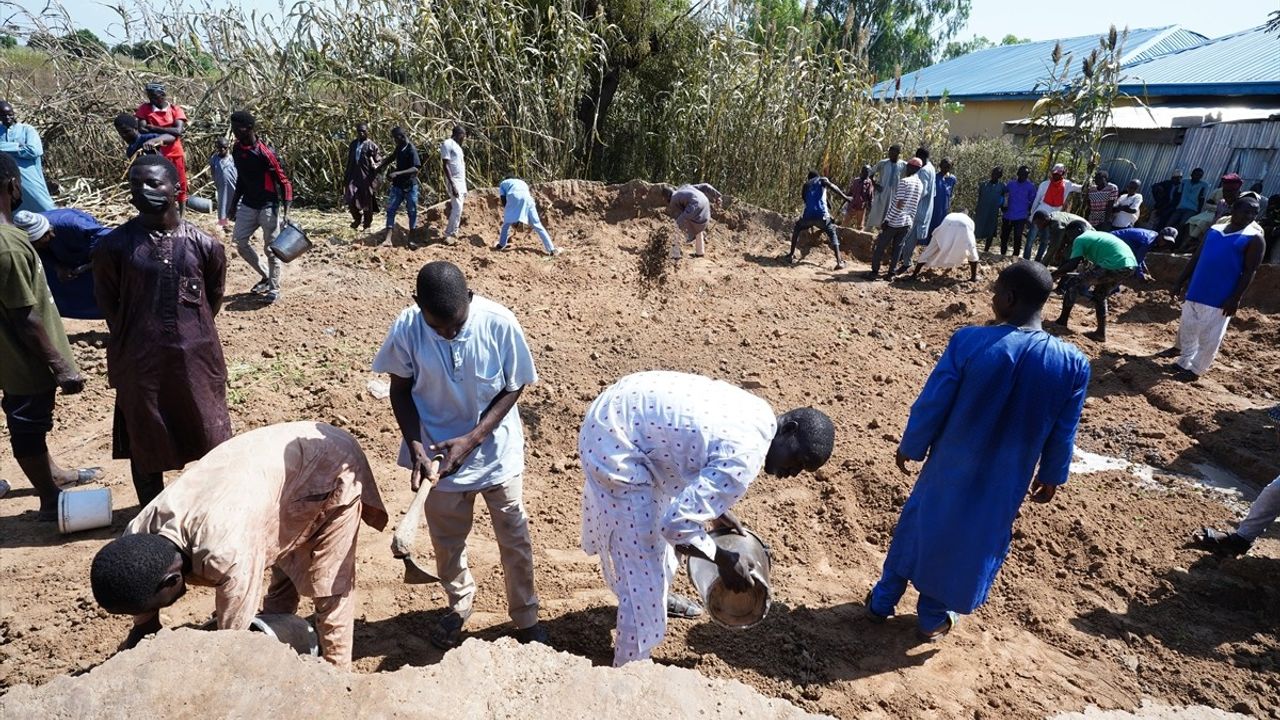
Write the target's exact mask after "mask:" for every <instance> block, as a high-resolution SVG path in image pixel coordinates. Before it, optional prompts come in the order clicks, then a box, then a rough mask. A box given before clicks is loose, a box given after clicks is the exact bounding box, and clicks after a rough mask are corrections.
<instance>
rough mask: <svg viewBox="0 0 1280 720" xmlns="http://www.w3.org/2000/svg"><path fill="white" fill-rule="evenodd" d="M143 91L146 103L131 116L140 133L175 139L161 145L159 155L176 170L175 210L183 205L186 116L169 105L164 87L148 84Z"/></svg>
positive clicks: (184, 202) (184, 194) (185, 186)
mask: <svg viewBox="0 0 1280 720" xmlns="http://www.w3.org/2000/svg"><path fill="white" fill-rule="evenodd" d="M146 91H147V102H144V103H142V104H141V105H139V106H138V109H137V111H136V112H134V115H135V116H137V118H138V120H140V121H141V125H142V127H141V130H142V132H143V133H144V134H145V133H159V134H163V135H172V136H173V137H175V138H177V139H176V140H174V141H173V142H172V143H169V144H168V145H161V146H160V154H161V155H163V156H164V157H166V158H168V159H169V162H171V163H173V166H174V167H176V168H178V208H179V209H182V208H183V207H184V206H185V204H186V202H187V156H186V151H185V150H183V148H182V133H183V132H185V131H186V129H187V114H186V113H185V112H183V110H182V108H180V107H178V106H177V105H174V104H173V103H171V102H169V96H168V95H167V94H165V91H164V85H162V84H160V83H148V84H147V86H146Z"/></svg>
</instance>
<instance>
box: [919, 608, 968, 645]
mask: <svg viewBox="0 0 1280 720" xmlns="http://www.w3.org/2000/svg"><path fill="white" fill-rule="evenodd" d="M958 622H960V616H959V615H957V614H956V613H954V612H952V611H950V610H948V611H947V621H946V622H944V623H942V624H941V625H939V626H938V627H936V628H934V629H933V630H930V631H929V632H925V631H924V630H917V631H916V632H917V633H918V634H919V635H920V640H921V641H922V642H929V643H931V642H937V641H939V640H941V639H942V638H944V637H946V636H947V633H949V632H951V631H952V630H955V629H956V623H958Z"/></svg>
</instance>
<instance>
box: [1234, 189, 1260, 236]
mask: <svg viewBox="0 0 1280 720" xmlns="http://www.w3.org/2000/svg"><path fill="white" fill-rule="evenodd" d="M1259 206H1260V203H1259V201H1258V196H1257V195H1254V194H1253V193H1245V194H1244V195H1241V196H1240V197H1238V198H1236V201H1235V203H1233V204H1232V205H1231V227H1234V228H1243V227H1244V226H1246V225H1248V224H1249V223H1251V222H1253V221H1254V220H1256V219H1257V218H1258V208H1259Z"/></svg>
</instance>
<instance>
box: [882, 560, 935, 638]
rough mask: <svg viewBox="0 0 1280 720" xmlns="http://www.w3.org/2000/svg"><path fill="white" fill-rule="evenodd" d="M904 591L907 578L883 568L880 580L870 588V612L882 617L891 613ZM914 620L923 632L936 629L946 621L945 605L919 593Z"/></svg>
mask: <svg viewBox="0 0 1280 720" xmlns="http://www.w3.org/2000/svg"><path fill="white" fill-rule="evenodd" d="M906 591H907V579H906V578H904V577H902V576H901V575H898V574H897V573H895V572H893V571H892V570H890V569H889V568H885V569H884V574H883V575H881V576H880V582H878V583H876V586H875V587H874V588H872V589H871V612H873V613H875V614H877V615H881V616H884V617H888V616H890V615H892V614H893V609H894V608H895V607H897V606H898V601H899V600H901V599H902V594H903V593H905V592H906ZM916 620H917V622H919V624H920V629H921V630H922V631H924V632H932V631H934V630H937V629H938V628H939V627H941V626H942V624H943V623H945V622H947V606H946V605H943V604H942V603H941V602H939V601H937V600H934V599H933V598H931V597H929V596H928V595H925V594H924V593H920V599H919V600H918V601H917V602H916Z"/></svg>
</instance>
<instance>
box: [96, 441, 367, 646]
mask: <svg viewBox="0 0 1280 720" xmlns="http://www.w3.org/2000/svg"><path fill="white" fill-rule="evenodd" d="M361 521H363V522H364V523H365V524H366V525H369V526H370V527H372V528H374V529H376V530H381V529H382V528H383V527H385V526H386V524H387V511H386V510H385V509H384V508H383V505H382V498H381V497H380V496H379V495H378V486H377V484H376V483H375V482H374V479H373V471H372V470H371V469H370V468H369V461H368V460H367V459H366V458H365V455H364V452H363V451H362V450H361V449H360V444H359V443H358V442H357V441H356V439H355V438H354V437H352V436H351V435H350V434H349V433H347V432H346V431H344V430H339V429H338V428H336V427H333V426H332V425H328V424H325V423H318V422H294V423H283V424H279V425H270V426H267V427H263V428H258V429H257V430H251V431H249V432H247V433H245V434H243V435H239V436H237V437H234V438H232V439H230V440H228V441H226V442H224V443H223V444H221V445H219V446H218V447H217V448H214V449H213V450H212V451H210V452H209V454H208V455H206V456H204V457H203V458H201V459H200V461H199V462H197V463H195V464H194V465H192V466H191V467H190V468H189V469H188V470H187V471H186V472H184V473H183V474H182V477H180V478H178V479H177V480H176V481H175V482H174V483H173V484H172V485H170V486H169V487H168V488H165V491H164V492H163V493H161V494H160V496H159V497H157V498H156V499H155V500H154V501H153V502H152V503H151V504H150V505H148V506H147V507H145V508H143V510H142V512H141V513H139V514H138V516H137V517H135V518H134V519H133V522H131V523H129V526H128V527H127V528H125V534H124V536H123V537H121V538H119V539H117V540H113V541H111V542H110V543H107V545H105V546H104V547H103V548H102V549H101V550H99V551H98V554H97V555H96V556H94V558H93V565H92V566H91V567H90V570H89V582H90V585H91V586H92V588H93V597H94V599H95V600H97V601H98V604H99V605H101V606H102V608H103V609H104V610H106V611H107V612H110V613H115V614H123V615H133V616H134V617H133V629H132V630H131V631H130V632H129V635H128V637H127V638H126V639H125V641H124V643H123V645H122V647H121V649H129V648H132V647H133V646H134V645H137V644H138V641H140V640H141V639H142V638H143V637H145V636H147V635H150V634H152V633H154V632H156V631H158V630H160V610H161V609H162V608H166V607H169V606H170V605H172V604H174V603H175V602H177V600H178V598H180V597H182V595H183V594H184V593H186V591H187V584H188V583H190V584H192V585H211V586H213V587H214V590H215V601H216V607H217V613H218V629H220V630H248V629H249V625H250V624H251V623H252V622H253V619H254V617H255V616H256V615H257V614H258V603H259V602H260V601H261V602H262V612H264V613H290V614H293V613H296V612H297V610H298V601H299V596H300V595H305V596H307V597H310V598H312V602H313V603H314V604H315V610H316V630H317V632H318V634H319V636H320V650H321V654H322V655H323V656H324V659H325V660H327V661H329V662H330V663H333V664H334V665H337V666H338V667H340V668H343V669H349V668H350V666H351V644H352V636H353V632H354V627H355V625H354V623H355V598H354V597H353V595H352V593H353V591H354V589H355V573H356V536H357V534H358V533H359V530H360V523H361ZM268 568H270V569H271V583H270V585H269V586H268V587H267V592H266V598H265V600H264V599H263V597H262V590H263V588H262V586H263V579H264V578H263V573H264V572H265V571H266V570H267V569H268Z"/></svg>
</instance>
